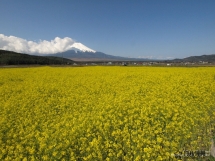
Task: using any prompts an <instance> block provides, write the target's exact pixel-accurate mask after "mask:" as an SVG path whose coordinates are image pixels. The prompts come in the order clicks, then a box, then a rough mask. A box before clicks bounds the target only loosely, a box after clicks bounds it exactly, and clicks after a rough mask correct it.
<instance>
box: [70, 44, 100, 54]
mask: <svg viewBox="0 0 215 161" xmlns="http://www.w3.org/2000/svg"><path fill="white" fill-rule="evenodd" d="M69 50H75V51H76V52H77V51H82V52H92V53H95V52H96V51H95V50H93V49H90V48H88V47H87V46H85V45H83V44H82V43H79V42H75V43H73V44H72V45H71V46H70V47H69Z"/></svg>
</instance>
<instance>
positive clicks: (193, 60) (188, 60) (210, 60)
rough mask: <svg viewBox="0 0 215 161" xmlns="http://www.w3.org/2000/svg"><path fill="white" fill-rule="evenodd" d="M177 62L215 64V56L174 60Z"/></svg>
mask: <svg viewBox="0 0 215 161" xmlns="http://www.w3.org/2000/svg"><path fill="white" fill-rule="evenodd" d="M172 61H175V62H200V61H202V62H203V61H204V62H215V54H212V55H201V56H190V57H187V58H184V59H174V60H172Z"/></svg>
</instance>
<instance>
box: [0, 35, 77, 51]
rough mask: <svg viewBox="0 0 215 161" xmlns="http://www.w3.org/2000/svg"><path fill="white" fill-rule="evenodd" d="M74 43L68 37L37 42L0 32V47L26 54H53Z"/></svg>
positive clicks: (65, 49) (66, 48)
mask: <svg viewBox="0 0 215 161" xmlns="http://www.w3.org/2000/svg"><path fill="white" fill-rule="evenodd" d="M74 43H75V41H74V40H72V39H71V38H69V37H65V38H63V39H61V38H59V37H56V38H55V39H54V40H51V41H47V40H40V41H39V42H34V41H27V40H25V39H22V38H19V37H15V36H5V35H3V34H0V49H3V50H9V51H15V52H20V53H26V54H54V53H58V52H64V51H67V50H69V49H70V47H71V45H73V44H74Z"/></svg>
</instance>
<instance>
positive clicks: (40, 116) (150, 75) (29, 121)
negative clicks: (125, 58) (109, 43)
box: [0, 67, 215, 161]
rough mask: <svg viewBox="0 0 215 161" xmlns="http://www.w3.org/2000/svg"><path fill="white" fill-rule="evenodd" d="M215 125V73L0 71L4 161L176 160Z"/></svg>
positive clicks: (197, 146) (202, 142) (198, 146)
mask: <svg viewBox="0 0 215 161" xmlns="http://www.w3.org/2000/svg"><path fill="white" fill-rule="evenodd" d="M214 125H215V68H214V67H199V68H174V67H169V68H168V67H75V68H72V67H68V68H63V67H62V68H61V67H37V68H11V69H9V68H4V69H3V68H1V69H0V160H92V161H96V160H107V161H108V160H110V161H115V160H125V161H130V160H134V161H142V160H145V161H147V160H148V161H149V160H150V161H152V160H177V159H175V158H174V157H171V154H172V153H177V152H180V151H183V150H209V147H210V143H211V139H212V137H214V136H212V134H211V130H212V129H213V128H214Z"/></svg>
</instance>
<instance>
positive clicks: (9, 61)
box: [0, 50, 74, 65]
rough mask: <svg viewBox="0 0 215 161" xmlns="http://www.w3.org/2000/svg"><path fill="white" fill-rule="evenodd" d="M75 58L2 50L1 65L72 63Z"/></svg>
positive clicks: (0, 51)
mask: <svg viewBox="0 0 215 161" xmlns="http://www.w3.org/2000/svg"><path fill="white" fill-rule="evenodd" d="M73 62H74V61H73V60H70V59H65V58H62V57H61V58H59V57H53V56H35V55H28V54H21V53H16V52H12V51H6V50H0V65H25V64H26V65H28V64H38V65H51V64H53V65H55V64H68V63H69V64H71V63H73Z"/></svg>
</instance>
